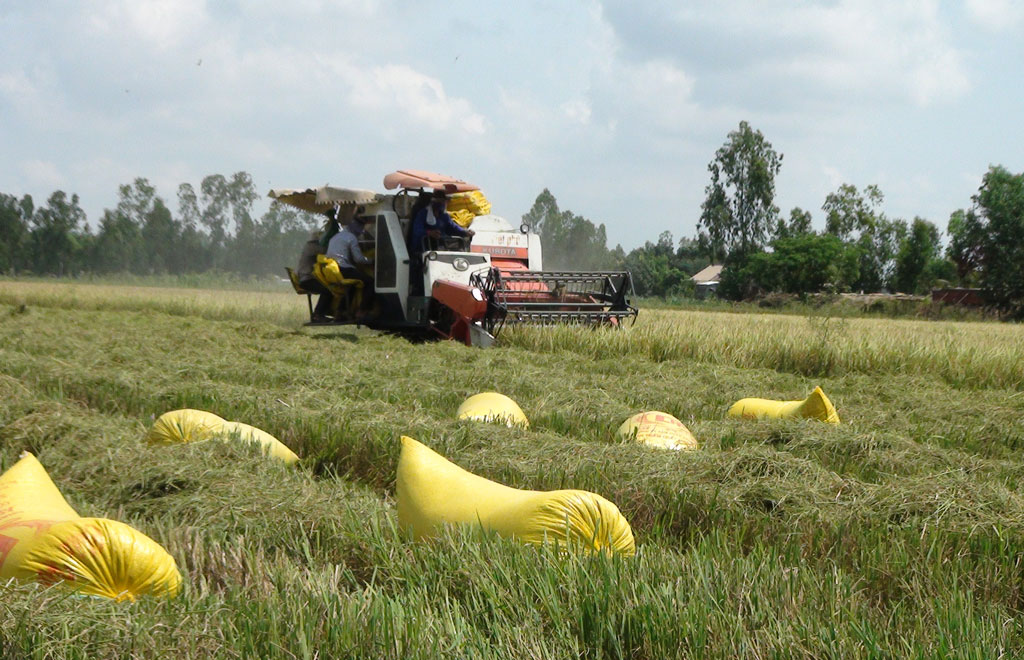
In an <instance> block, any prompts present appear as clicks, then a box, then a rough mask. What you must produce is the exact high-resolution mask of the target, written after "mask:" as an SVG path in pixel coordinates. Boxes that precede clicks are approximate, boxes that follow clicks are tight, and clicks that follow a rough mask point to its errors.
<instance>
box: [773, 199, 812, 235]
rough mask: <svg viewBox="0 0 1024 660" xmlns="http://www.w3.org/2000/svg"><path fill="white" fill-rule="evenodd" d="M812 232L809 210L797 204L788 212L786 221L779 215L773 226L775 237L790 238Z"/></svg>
mask: <svg viewBox="0 0 1024 660" xmlns="http://www.w3.org/2000/svg"><path fill="white" fill-rule="evenodd" d="M812 233H814V230H813V229H812V228H811V212H810V211H805V210H803V209H802V208H800V207H799V206H795V207H793V209H792V210H791V211H790V212H789V222H788V223H787V222H786V220H785V219H784V218H781V217H780V218H779V221H778V224H777V225H776V228H775V237H776V238H791V237H793V236H802V235H804V234H812Z"/></svg>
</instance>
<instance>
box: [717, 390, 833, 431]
mask: <svg viewBox="0 0 1024 660" xmlns="http://www.w3.org/2000/svg"><path fill="white" fill-rule="evenodd" d="M729 416H730V417H743V418H744V419H757V418H758V417H780V418H791V417H806V418H809V419H820V420H821V421H823V422H828V423H829V424H838V423H839V413H837V412H836V408H835V406H833V405H832V402H831V401H829V400H828V397H827V396H825V393H824V392H822V391H821V388H820V387H815V388H814V391H813V392H811V393H810V395H808V397H807V398H806V399H804V400H803V401H774V400H771V399H740V400H739V401H737V402H736V403H734V404H732V407H731V408H729Z"/></svg>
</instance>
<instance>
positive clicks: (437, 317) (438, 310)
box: [270, 170, 637, 347]
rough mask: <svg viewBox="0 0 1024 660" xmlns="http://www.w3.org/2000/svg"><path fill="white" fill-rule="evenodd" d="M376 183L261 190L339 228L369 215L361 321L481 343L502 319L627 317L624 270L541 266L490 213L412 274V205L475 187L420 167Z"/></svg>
mask: <svg viewBox="0 0 1024 660" xmlns="http://www.w3.org/2000/svg"><path fill="white" fill-rule="evenodd" d="M384 188H385V189H387V190H395V189H397V190H398V191H397V192H396V193H393V194H381V193H375V192H372V191H368V190H353V189H347V188H334V187H330V186H324V187H321V188H308V189H305V190H295V189H276V190H271V191H270V197H271V198H272V199H275V200H277V201H279V202H282V203H284V204H289V205H291V206H294V207H296V208H299V209H302V210H304V211H308V212H311V213H320V214H331V213H336V215H337V217H338V218H339V221H340V222H341V224H342V225H345V224H347V222H349V221H350V220H351V218H352V217H353V216H354V215H355V213H356V212H357V209H358V210H359V211H358V212H359V213H360V217H367V218H368V219H369V222H367V224H366V231H365V233H364V235H363V236H362V237H360V244H361V247H362V248H363V251H364V252H367V253H369V252H370V251H371V250H372V253H373V255H374V263H373V269H374V273H373V274H374V294H375V297H376V301H377V306H378V308H379V313H378V314H377V315H376V317H374V318H373V319H372V320H363V321H359V323H360V324H361V325H366V326H368V327H370V328H374V329H379V330H387V331H394V332H400V333H403V334H408V335H428V336H430V335H432V336H440V337H445V338H449V339H456V340H458V341H462V342H464V343H466V344H467V345H469V346H482V347H486V346H490V345H491V344H493V343H494V339H495V337H496V336H497V335H498V333H499V332H500V330H501V329H502V327H504V325H506V324H520V323H525V324H542V325H547V324H555V323H575V324H585V325H608V326H619V325H621V324H622V323H623V322H624V321H625V320H626V319H632V320H634V321H635V320H636V316H637V309H636V307H633V306H632V305H631V304H630V301H629V296H630V295H631V294H632V293H633V283H632V279H631V278H630V274H629V273H628V272H626V271H545V270H543V269H542V264H541V245H540V236H538V235H537V234H536V233H535V232H534V231H533V230H532V228H531V227H529V226H528V225H526V224H523V225H521V226H520V227H519V228H518V230H517V229H516V228H514V227H513V226H512V225H511V224H510V223H509V222H508V221H507V220H505V219H504V218H501V217H498V216H495V215H489V214H485V215H478V216H476V217H475V218H474V219H473V222H472V229H473V231H474V232H475V236H473V237H472V242H470V241H469V239H463V238H443V239H441V240H440V241H437V242H436V243H434V244H431V245H428V246H426V249H425V250H424V252H423V257H424V258H423V265H422V271H420V270H419V268H417V267H416V265H415V264H414V262H413V260H412V259H410V256H409V255H410V249H409V248H410V246H409V245H408V240H409V234H410V226H411V225H412V220H413V217H415V214H416V212H417V211H419V209H421V208H423V206H425V205H426V204H427V203H428V201H429V199H430V197H431V195H432V194H434V193H435V192H438V191H440V192H443V193H444V194H445V195H448V196H451V195H453V194H457V193H467V192H471V191H475V190H479V188H478V187H477V186H475V185H473V184H470V183H467V182H465V181H462V180H459V179H454V178H451V177H447V176H442V175H439V174H434V173H431V172H423V171H419V170H400V171H397V172H392V173H391V174H388V175H387V176H385V177H384ZM367 236H368V238H367ZM414 278H421V279H422V284H423V288H422V291H424V292H426V295H415V294H413V291H415V290H416V289H417V287H415V286H413V282H414ZM349 322H350V323H355V322H356V321H355V320H354V319H353V320H351V321H349ZM311 323H312V314H311Z"/></svg>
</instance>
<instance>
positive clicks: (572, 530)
mask: <svg viewBox="0 0 1024 660" xmlns="http://www.w3.org/2000/svg"><path fill="white" fill-rule="evenodd" d="M396 491H397V495H396V496H397V499H398V524H399V527H400V528H401V529H402V530H403V531H406V532H408V533H410V534H411V536H412V538H414V539H423V538H429V537H431V536H433V535H434V534H435V533H436V532H437V531H438V528H440V527H441V526H443V525H445V524H470V525H480V526H482V527H483V528H484V529H486V530H490V531H494V532H495V533H497V534H499V535H501V536H504V537H508V538H515V539H519V540H520V541H523V542H525V543H544V542H545V541H548V542H557V543H559V544H561V545H563V546H568V545H570V544H571V545H574V546H580V547H583V548H584V549H586V550H589V551H595V550H605V551H609V552H619V553H622V554H625V555H632V554H634V553H635V552H636V546H635V545H634V542H633V530H632V529H630V527H629V523H628V522H626V519H625V518H624V517H623V516H622V514H621V513H620V512H619V509H618V507H616V506H615V505H614V504H612V503H611V502H609V501H608V500H606V499H605V498H603V497H601V496H600V495H597V494H595V493H590V492H587V491H585V490H553V491H546V492H545V491H536V490H518V489H515V488H509V487H508V486H503V485H501V484H499V483H495V482H493V481H489V480H487V479H484V478H483V477H479V476H477V475H475V474H472V473H470V472H467V471H466V470H463V469H462V468H460V467H459V466H457V465H455V464H454V463H452V462H450V461H448V460H446V459H445V458H444V457H443V456H441V455H440V454H438V453H436V452H434V451H433V450H431V449H429V448H427V447H426V446H424V445H423V444H421V443H419V442H417V441H416V440H413V439H412V438H409V437H407V436H402V453H401V456H400V457H399V459H398V475H397V478H396Z"/></svg>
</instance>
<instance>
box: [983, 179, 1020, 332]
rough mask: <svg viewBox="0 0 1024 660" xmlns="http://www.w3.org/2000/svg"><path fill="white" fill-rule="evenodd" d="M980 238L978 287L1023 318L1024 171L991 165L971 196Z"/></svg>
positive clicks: (1000, 304) (1005, 309)
mask: <svg viewBox="0 0 1024 660" xmlns="http://www.w3.org/2000/svg"><path fill="white" fill-rule="evenodd" d="M974 204H975V207H976V208H977V216H976V217H977V219H978V222H979V223H980V225H981V230H982V231H983V234H982V238H981V249H980V251H981V286H982V288H983V289H984V291H985V295H986V296H987V297H988V299H989V300H990V301H991V302H992V303H993V304H994V305H996V306H997V307H998V308H1000V309H1001V310H1003V311H1004V312H1005V313H1006V314H1008V315H1010V316H1012V317H1015V318H1024V173H1022V174H1013V173H1011V172H1009V171H1008V170H1007V169H1005V168H1003V167H992V168H991V169H989V171H988V173H987V174H985V178H984V179H983V180H982V184H981V188H980V189H979V190H978V194H977V195H975V196H974Z"/></svg>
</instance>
